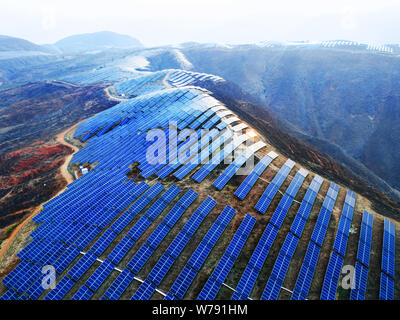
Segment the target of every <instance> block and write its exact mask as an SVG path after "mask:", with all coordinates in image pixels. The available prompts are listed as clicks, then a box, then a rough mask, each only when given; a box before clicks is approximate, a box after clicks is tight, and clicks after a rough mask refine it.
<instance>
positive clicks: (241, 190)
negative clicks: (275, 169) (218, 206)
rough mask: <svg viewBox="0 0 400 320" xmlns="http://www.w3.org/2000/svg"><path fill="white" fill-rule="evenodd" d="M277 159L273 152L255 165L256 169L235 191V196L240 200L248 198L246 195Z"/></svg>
mask: <svg viewBox="0 0 400 320" xmlns="http://www.w3.org/2000/svg"><path fill="white" fill-rule="evenodd" d="M276 157H277V154H276V153H275V152H273V151H271V152H270V153H268V154H267V155H266V156H264V157H263V158H262V159H261V160H260V161H259V162H258V163H257V164H256V165H255V167H254V169H253V170H252V171H251V172H250V173H249V175H248V176H247V177H246V178H245V179H244V180H243V182H242V184H241V185H240V186H239V187H238V188H237V189H236V191H235V195H236V196H237V197H238V198H239V199H240V200H243V199H244V198H245V197H246V195H247V194H248V193H249V191H250V190H251V188H252V187H253V186H254V184H255V183H256V181H257V179H258V178H259V177H260V175H261V174H262V173H263V172H264V171H265V169H266V168H267V167H268V166H269V165H270V163H271V162H272V161H273V160H274V159H275V158H276Z"/></svg>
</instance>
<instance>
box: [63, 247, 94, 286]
mask: <svg viewBox="0 0 400 320" xmlns="http://www.w3.org/2000/svg"><path fill="white" fill-rule="evenodd" d="M96 259H97V257H96V256H95V255H94V254H93V253H92V252H90V251H88V252H87V253H86V254H85V255H84V256H83V257H82V258H80V259H79V261H78V262H77V263H76V264H75V265H74V266H73V267H72V268H71V269H70V270H69V272H68V275H69V276H70V277H71V278H72V279H74V280H75V281H76V280H79V279H80V278H81V277H82V276H83V274H84V273H85V272H86V271H87V270H88V269H89V268H90V267H91V265H92V264H93V263H94V262H95V261H96Z"/></svg>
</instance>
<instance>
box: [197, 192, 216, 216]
mask: <svg viewBox="0 0 400 320" xmlns="http://www.w3.org/2000/svg"><path fill="white" fill-rule="evenodd" d="M216 204H217V202H216V201H215V200H214V199H213V198H211V197H207V198H206V199H205V200H204V201H203V202H202V203H201V204H200V205H199V206H198V208H197V209H196V212H198V213H200V214H201V215H203V216H204V217H205V216H206V215H207V214H208V213H209V212H210V211H211V210H212V209H213V208H214V207H215V205H216Z"/></svg>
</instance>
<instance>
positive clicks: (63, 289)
mask: <svg viewBox="0 0 400 320" xmlns="http://www.w3.org/2000/svg"><path fill="white" fill-rule="evenodd" d="M73 285H74V282H73V281H72V280H71V279H70V278H68V277H67V276H65V277H63V278H62V279H61V280H60V281H59V282H58V283H57V285H56V287H55V288H54V289H52V290H51V291H50V292H49V293H48V294H47V295H46V296H45V297H44V300H61V299H62V298H63V297H64V296H65V295H66V293H67V292H68V291H69V290H70V289H71V288H72V286H73Z"/></svg>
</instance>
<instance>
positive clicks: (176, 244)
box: [166, 231, 190, 259]
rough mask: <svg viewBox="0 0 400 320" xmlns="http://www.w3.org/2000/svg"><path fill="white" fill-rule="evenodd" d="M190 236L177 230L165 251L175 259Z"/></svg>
mask: <svg viewBox="0 0 400 320" xmlns="http://www.w3.org/2000/svg"><path fill="white" fill-rule="evenodd" d="M189 240H190V236H189V235H188V234H186V233H185V232H182V231H181V232H179V233H178V235H177V236H176V237H175V239H174V240H173V241H172V242H171V244H170V245H169V246H168V248H167V250H166V252H167V253H168V254H169V255H171V256H172V257H173V258H174V259H177V258H178V256H179V254H180V253H181V251H182V250H183V248H184V247H185V246H186V244H187V243H188V242H189Z"/></svg>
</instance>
